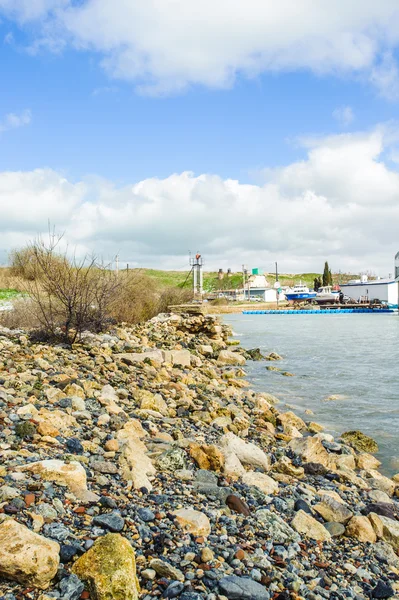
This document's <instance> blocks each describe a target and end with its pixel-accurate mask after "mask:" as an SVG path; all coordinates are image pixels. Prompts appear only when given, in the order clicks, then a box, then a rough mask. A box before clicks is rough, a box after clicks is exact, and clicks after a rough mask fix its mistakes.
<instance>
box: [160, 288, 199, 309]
mask: <svg viewBox="0 0 399 600" xmlns="http://www.w3.org/2000/svg"><path fill="white" fill-rule="evenodd" d="M192 299H193V291H192V290H189V289H187V288H175V287H168V288H166V289H165V290H163V291H162V292H161V294H160V297H159V300H158V313H163V312H169V307H170V306H175V305H177V304H187V303H188V302H191V300H192Z"/></svg>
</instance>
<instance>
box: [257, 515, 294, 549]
mask: <svg viewBox="0 0 399 600" xmlns="http://www.w3.org/2000/svg"><path fill="white" fill-rule="evenodd" d="M255 516H256V518H257V519H258V521H259V522H260V523H261V524H262V525H263V526H264V530H265V532H267V536H268V538H269V539H270V541H273V542H277V543H279V544H286V543H288V542H299V541H300V539H301V538H300V536H299V535H298V534H297V533H296V532H295V531H294V530H293V529H292V527H290V526H289V525H288V524H287V523H286V522H285V521H284V520H283V519H282V518H281V517H280V516H279V515H276V514H275V513H272V512H271V511H270V510H267V509H265V508H262V509H260V510H258V511H256V513H255Z"/></svg>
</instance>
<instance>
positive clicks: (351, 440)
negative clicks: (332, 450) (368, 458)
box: [341, 430, 378, 454]
mask: <svg viewBox="0 0 399 600" xmlns="http://www.w3.org/2000/svg"><path fill="white" fill-rule="evenodd" d="M341 438H342V439H343V440H344V441H345V443H347V444H349V446H352V448H355V450H358V451H359V452H367V453H369V454H374V453H375V452H378V445H377V443H376V442H375V441H374V440H373V439H372V438H371V437H369V436H368V435H365V434H364V433H362V432H361V431H357V430H354V431H346V432H345V433H343V434H342V435H341Z"/></svg>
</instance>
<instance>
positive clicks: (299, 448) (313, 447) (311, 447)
mask: <svg viewBox="0 0 399 600" xmlns="http://www.w3.org/2000/svg"><path fill="white" fill-rule="evenodd" d="M288 446H289V448H291V450H292V451H293V452H295V454H297V455H298V456H300V457H301V458H302V460H303V461H304V462H306V463H318V464H321V465H323V466H324V467H326V468H327V469H331V470H332V469H334V467H335V463H334V459H333V457H332V456H330V455H329V454H328V452H327V450H326V449H325V448H324V446H323V444H322V443H321V441H320V440H319V439H318V438H316V437H314V436H312V437H305V438H300V439H293V440H291V441H290V442H289V444H288ZM305 470H306V467H305Z"/></svg>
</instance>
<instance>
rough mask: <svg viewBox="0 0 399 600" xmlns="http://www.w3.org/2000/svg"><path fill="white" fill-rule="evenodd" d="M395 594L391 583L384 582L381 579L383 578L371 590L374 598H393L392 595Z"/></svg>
mask: <svg viewBox="0 0 399 600" xmlns="http://www.w3.org/2000/svg"><path fill="white" fill-rule="evenodd" d="M394 595H395V592H394V590H393V588H392V586H391V585H390V584H389V583H384V582H383V581H381V579H380V580H379V582H378V583H377V585H376V586H375V588H374V589H373V590H372V591H371V597H372V598H391V596H394Z"/></svg>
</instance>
